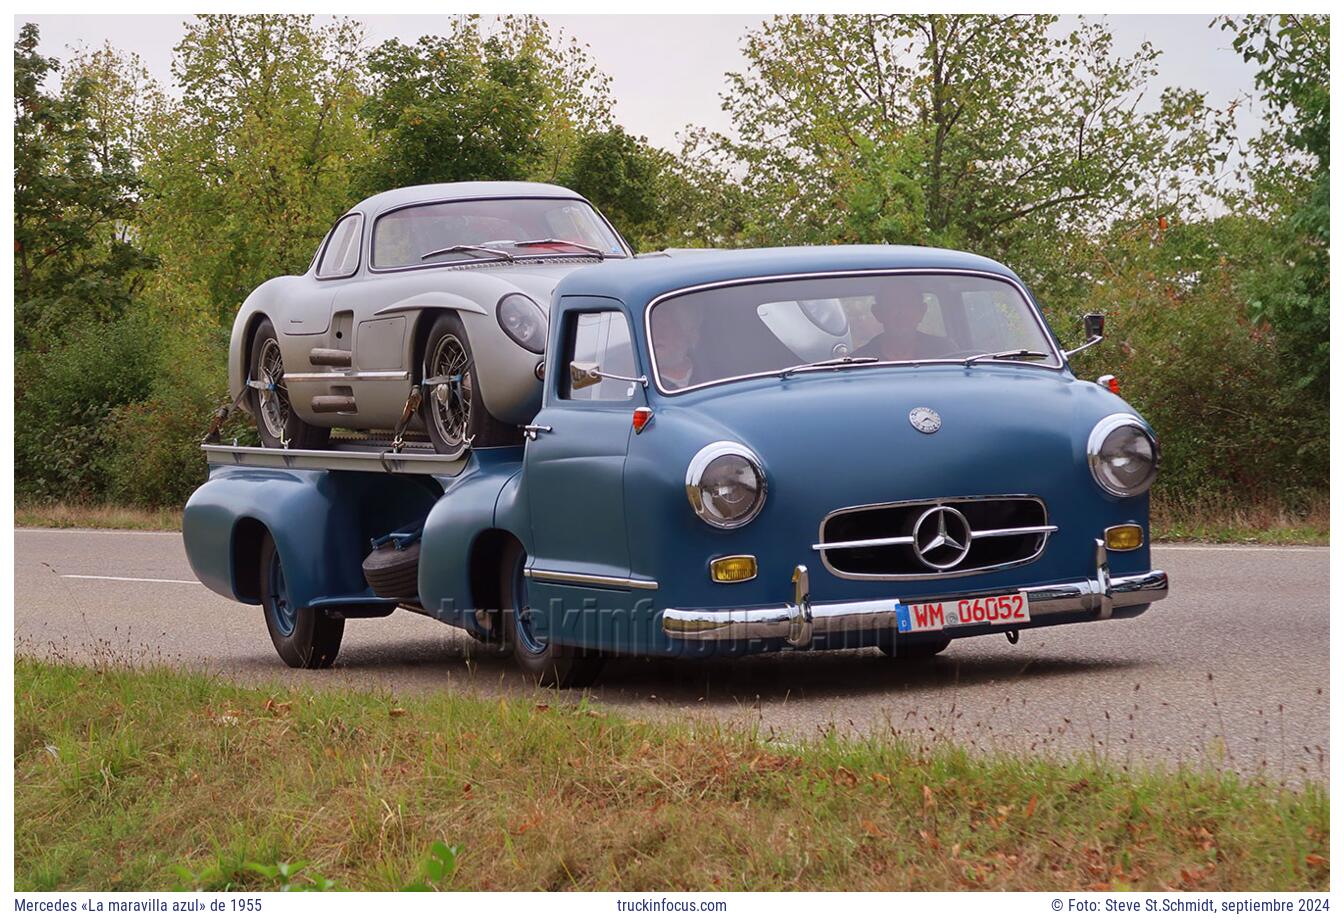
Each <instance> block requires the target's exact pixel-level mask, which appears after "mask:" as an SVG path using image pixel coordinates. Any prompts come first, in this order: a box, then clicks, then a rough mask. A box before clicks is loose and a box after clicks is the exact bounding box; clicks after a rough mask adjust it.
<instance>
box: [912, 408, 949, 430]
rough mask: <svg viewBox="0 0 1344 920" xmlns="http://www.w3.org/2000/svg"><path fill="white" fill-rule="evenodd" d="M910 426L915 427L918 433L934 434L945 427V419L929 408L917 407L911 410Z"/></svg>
mask: <svg viewBox="0 0 1344 920" xmlns="http://www.w3.org/2000/svg"><path fill="white" fill-rule="evenodd" d="M910 424H911V425H914V426H915V430H916V431H922V432H923V433H924V434H933V433H934V432H935V431H937V430H938V429H939V428H942V427H943V419H942V417H941V416H940V415H939V414H938V413H937V412H934V411H933V410H932V409H930V408H929V407H928V406H917V407H916V408H914V409H911V410H910Z"/></svg>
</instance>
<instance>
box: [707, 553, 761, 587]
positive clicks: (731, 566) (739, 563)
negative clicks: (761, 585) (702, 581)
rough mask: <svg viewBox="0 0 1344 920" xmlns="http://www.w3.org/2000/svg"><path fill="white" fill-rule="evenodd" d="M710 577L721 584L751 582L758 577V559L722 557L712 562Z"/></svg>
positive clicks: (751, 557) (752, 557) (710, 564)
mask: <svg viewBox="0 0 1344 920" xmlns="http://www.w3.org/2000/svg"><path fill="white" fill-rule="evenodd" d="M709 577H710V578H712V579H714V580H715V581H717V582H719V583H720V584H731V583H733V582H738V581H751V580H752V579H753V578H755V577H756V557H755V556H720V557H719V558H718V559H713V560H710V563H709Z"/></svg>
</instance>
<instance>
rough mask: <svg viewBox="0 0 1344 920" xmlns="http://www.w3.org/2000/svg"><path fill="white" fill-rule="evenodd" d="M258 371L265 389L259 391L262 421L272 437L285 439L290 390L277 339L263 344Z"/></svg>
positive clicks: (258, 361)
mask: <svg viewBox="0 0 1344 920" xmlns="http://www.w3.org/2000/svg"><path fill="white" fill-rule="evenodd" d="M257 373H258V374H259V375H260V377H261V379H260V380H259V381H258V382H259V383H261V384H263V385H264V389H261V390H258V391H257V393H258V399H257V404H258V408H259V409H260V415H261V423H262V424H263V425H265V426H266V432H267V433H268V434H269V435H270V436H271V437H273V438H275V439H276V440H277V441H281V440H284V437H285V425H286V424H287V423H288V422H289V391H288V390H286V389H285V384H284V379H285V361H284V358H282V357H281V355H280V343H279V342H277V341H276V340H275V339H267V340H266V341H265V342H263V343H262V344H261V355H260V357H259V359H258V360H257Z"/></svg>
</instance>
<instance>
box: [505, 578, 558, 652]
mask: <svg viewBox="0 0 1344 920" xmlns="http://www.w3.org/2000/svg"><path fill="white" fill-rule="evenodd" d="M532 614H533V611H532V608H531V606H530V605H529V604H528V602H527V577H526V576H525V575H524V574H523V560H522V559H519V560H518V567H517V568H516V569H514V572H513V636H514V641H515V642H517V643H518V644H519V645H521V646H522V647H523V649H524V650H526V651H527V653H528V654H530V655H542V654H545V652H546V647H547V645H548V644H549V643H547V642H546V640H545V639H540V638H538V637H537V632H536V625H535V624H534V623H533V622H532Z"/></svg>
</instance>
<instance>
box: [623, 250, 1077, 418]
mask: <svg viewBox="0 0 1344 920" xmlns="http://www.w3.org/2000/svg"><path fill="white" fill-rule="evenodd" d="M880 275H955V276H962V277H971V278H989V279H992V280H994V281H1002V282H1004V283H1005V284H1008V285H1010V286H1011V287H1013V288H1015V289H1016V290H1017V292H1018V294H1020V295H1021V296H1022V302H1023V303H1025V304H1026V306H1027V310H1028V312H1030V313H1031V316H1032V319H1034V320H1036V326H1037V328H1038V329H1040V331H1041V334H1042V335H1044V336H1045V340H1046V341H1047V342H1048V343H1049V344H1050V351H1051V353H1052V354H1053V355H1054V357H1055V363H1054V364H1044V363H1035V362H1032V363H1025V362H1022V361H1005V360H994V359H989V358H986V359H984V360H982V361H977V362H976V363H977V364H1009V365H1012V366H1014V367H1039V368H1044V369H1046V370H1053V371H1062V370H1064V369H1065V368H1066V367H1068V362H1067V361H1066V360H1065V358H1064V355H1063V353H1062V352H1061V351H1060V350H1059V343H1057V342H1056V341H1055V337H1054V335H1053V334H1052V333H1051V331H1050V327H1049V326H1048V325H1047V324H1046V322H1045V317H1044V316H1042V315H1041V311H1040V309H1039V308H1038V307H1037V306H1036V301H1034V300H1033V299H1032V297H1031V294H1030V293H1029V292H1028V291H1027V289H1026V287H1025V286H1024V285H1023V284H1022V283H1021V282H1020V281H1018V280H1016V279H1015V278H1010V277H1009V276H1007V275H1001V274H999V273H997V272H986V271H978V270H976V269H971V268H966V269H959V268H954V269H944V268H933V269H930V268H874V269H857V270H851V271H826V272H801V273H798V274H783V275H755V276H752V277H748V278H733V279H730V280H728V281H711V282H708V283H706V284H695V285H691V286H690V287H684V288H678V289H677V290H675V291H668V292H667V293H665V294H659V295H658V296H657V297H655V298H653V299H652V300H650V301H649V303H648V306H646V307H645V308H644V344H645V350H646V352H647V353H648V358H649V367H650V368H651V369H652V371H653V373H652V374H651V375H650V376H651V377H652V378H653V385H654V386H655V387H657V388H658V392H659V393H660V394H662V395H663V396H680V395H681V394H682V393H691V392H694V391H695V390H702V389H704V388H705V387H716V386H720V385H722V384H725V383H735V382H737V381H739V380H758V379H762V378H766V377H778V376H779V372H780V371H781V370H783V369H784V368H776V369H775V370H772V371H760V372H757V373H754V374H739V375H737V376H735V377H723V378H720V379H718V380H711V381H708V382H706V383H697V384H695V385H694V386H689V387H681V388H679V389H675V390H668V389H665V388H664V387H663V380H662V375H661V374H660V373H659V372H658V358H657V357H656V356H655V355H654V348H653V310H654V308H655V307H657V306H658V305H659V304H660V303H662V302H663V301H665V300H670V299H672V298H673V297H681V296H683V295H686V294H694V293H698V292H700V291H709V290H715V289H717V288H724V287H737V286H739V285H749V284H768V283H770V282H773V281H810V280H813V279H817V278H866V277H875V276H880ZM965 363H966V359H965V358H927V359H924V360H919V361H865V362H864V363H863V366H864V367H921V366H924V365H928V364H941V365H955V364H965ZM832 370H834V367H813V368H800V369H799V370H797V371H796V372H795V373H796V374H803V373H811V372H815V371H832Z"/></svg>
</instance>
